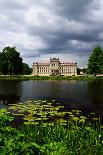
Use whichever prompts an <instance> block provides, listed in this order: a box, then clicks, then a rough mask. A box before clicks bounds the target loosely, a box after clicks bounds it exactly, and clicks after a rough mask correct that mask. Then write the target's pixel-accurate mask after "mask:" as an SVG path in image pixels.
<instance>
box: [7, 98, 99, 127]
mask: <svg viewBox="0 0 103 155" xmlns="http://www.w3.org/2000/svg"><path fill="white" fill-rule="evenodd" d="M8 109H9V111H10V112H11V113H12V115H13V116H15V117H17V116H18V117H22V119H23V123H24V124H25V125H39V124H42V125H43V126H44V127H46V126H47V125H49V126H53V125H54V124H55V123H60V124H62V125H67V124H68V123H70V122H74V123H75V122H76V123H78V122H79V123H85V121H86V120H87V118H86V117H85V116H82V113H81V111H80V110H71V111H68V110H65V109H64V106H62V105H61V104H59V103H55V100H51V102H48V101H47V100H34V101H28V102H26V103H25V104H23V103H19V104H13V105H10V107H9V108H8ZM93 116H94V115H93ZM94 120H97V118H94Z"/></svg>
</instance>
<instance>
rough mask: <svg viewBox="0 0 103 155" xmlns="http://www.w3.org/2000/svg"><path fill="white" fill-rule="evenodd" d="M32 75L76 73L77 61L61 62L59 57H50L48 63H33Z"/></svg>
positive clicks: (66, 74) (67, 74)
mask: <svg viewBox="0 0 103 155" xmlns="http://www.w3.org/2000/svg"><path fill="white" fill-rule="evenodd" d="M32 74H33V75H34V76H36V75H38V76H50V75H55V76H57V75H64V76H73V75H77V63H69V62H67V63H61V62H60V60H59V58H50V62H49V63H38V62H36V63H33V73H32Z"/></svg>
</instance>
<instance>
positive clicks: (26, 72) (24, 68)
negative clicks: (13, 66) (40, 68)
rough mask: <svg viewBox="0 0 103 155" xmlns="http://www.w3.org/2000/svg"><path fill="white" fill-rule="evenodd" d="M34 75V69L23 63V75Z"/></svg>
mask: <svg viewBox="0 0 103 155" xmlns="http://www.w3.org/2000/svg"><path fill="white" fill-rule="evenodd" d="M31 73H32V69H31V68H30V67H29V66H28V64H26V63H23V70H22V74H24V75H28V74H31Z"/></svg>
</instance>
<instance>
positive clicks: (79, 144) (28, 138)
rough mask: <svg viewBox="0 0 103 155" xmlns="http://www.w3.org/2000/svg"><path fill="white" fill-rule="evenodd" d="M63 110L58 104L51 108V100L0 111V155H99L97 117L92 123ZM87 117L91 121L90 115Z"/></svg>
mask: <svg viewBox="0 0 103 155" xmlns="http://www.w3.org/2000/svg"><path fill="white" fill-rule="evenodd" d="M34 103H35V104H34ZM63 109H64V107H63V106H61V105H54V101H51V102H50V103H48V102H47V101H45V100H37V101H36V100H35V101H29V102H27V103H26V104H22V103H19V104H18V105H16V104H14V105H11V106H10V108H9V109H8V110H6V109H1V110H0V154H1V155H19V154H23V155H86V154H88V155H102V154H103V129H102V128H103V127H102V125H101V124H100V118H98V119H97V118H96V119H94V120H93V121H94V122H95V123H92V122H91V121H88V118H86V117H85V116H83V115H82V112H81V111H79V110H71V111H65V110H63ZM91 115H93V118H95V114H94V113H93V114H91ZM65 116H67V117H66V119H65ZM44 118H46V119H44ZM21 120H22V121H21Z"/></svg>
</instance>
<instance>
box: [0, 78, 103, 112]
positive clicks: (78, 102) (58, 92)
mask: <svg viewBox="0 0 103 155" xmlns="http://www.w3.org/2000/svg"><path fill="white" fill-rule="evenodd" d="M102 93H103V81H75V80H71V81H66V80H64V81H46V80H44V81H32V80H31V81H21V82H20V81H0V107H2V106H3V105H8V104H12V103H18V102H25V101H29V100H34V99H44V98H45V99H50V100H51V99H55V100H56V102H60V103H61V104H63V105H65V107H66V108H69V109H80V110H84V111H87V112H91V111H92V112H93V111H94V112H97V113H101V114H103V94H102Z"/></svg>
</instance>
